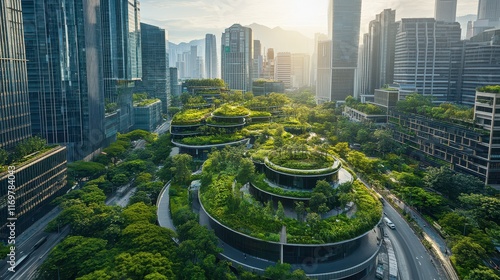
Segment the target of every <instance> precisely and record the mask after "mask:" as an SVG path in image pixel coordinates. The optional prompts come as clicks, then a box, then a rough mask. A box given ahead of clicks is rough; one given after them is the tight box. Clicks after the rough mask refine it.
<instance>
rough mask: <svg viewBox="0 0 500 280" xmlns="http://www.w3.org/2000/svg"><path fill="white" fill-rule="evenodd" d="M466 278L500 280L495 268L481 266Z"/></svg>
mask: <svg viewBox="0 0 500 280" xmlns="http://www.w3.org/2000/svg"><path fill="white" fill-rule="evenodd" d="M465 280H500V277H499V276H498V275H496V274H495V272H494V271H493V270H491V269H488V268H487V267H485V266H480V267H479V268H476V269H474V270H472V271H471V272H470V273H469V275H468V276H467V277H465Z"/></svg>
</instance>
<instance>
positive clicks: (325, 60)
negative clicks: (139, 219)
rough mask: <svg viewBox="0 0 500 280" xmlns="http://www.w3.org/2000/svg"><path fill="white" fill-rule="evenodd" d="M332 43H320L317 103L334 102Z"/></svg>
mask: <svg viewBox="0 0 500 280" xmlns="http://www.w3.org/2000/svg"><path fill="white" fill-rule="evenodd" d="M331 57H332V41H329V40H328V41H319V42H318V51H317V64H316V65H317V75H316V102H318V103H324V102H328V101H332V94H331V93H332V59H331Z"/></svg>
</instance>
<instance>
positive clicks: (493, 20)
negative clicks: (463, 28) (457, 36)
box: [467, 0, 500, 39]
mask: <svg viewBox="0 0 500 280" xmlns="http://www.w3.org/2000/svg"><path fill="white" fill-rule="evenodd" d="M467 28H468V29H467V34H468V36H467V39H469V38H470V37H472V36H476V35H478V34H479V33H481V32H483V31H485V30H488V29H493V28H500V0H479V3H478V8H477V20H476V21H474V22H472V23H471V25H470V26H469V25H468V26H467Z"/></svg>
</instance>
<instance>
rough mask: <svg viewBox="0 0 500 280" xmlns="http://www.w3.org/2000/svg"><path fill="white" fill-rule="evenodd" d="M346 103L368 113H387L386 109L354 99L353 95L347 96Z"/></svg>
mask: <svg viewBox="0 0 500 280" xmlns="http://www.w3.org/2000/svg"><path fill="white" fill-rule="evenodd" d="M346 105H347V106H348V107H351V108H353V109H355V110H358V111H360V112H363V113H365V114H367V115H383V114H385V111H384V110H382V108H380V107H378V106H376V105H373V104H368V103H361V102H359V101H357V100H356V99H354V98H353V97H352V96H348V97H347V98H346Z"/></svg>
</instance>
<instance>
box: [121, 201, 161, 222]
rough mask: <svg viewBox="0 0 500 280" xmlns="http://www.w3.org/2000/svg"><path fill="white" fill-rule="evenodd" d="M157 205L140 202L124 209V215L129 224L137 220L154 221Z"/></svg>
mask: <svg viewBox="0 0 500 280" xmlns="http://www.w3.org/2000/svg"><path fill="white" fill-rule="evenodd" d="M155 208H156V207H155V206H148V205H146V204H144V202H138V203H135V204H132V205H129V206H127V208H125V209H123V212H122V216H123V217H124V219H125V223H126V224H127V225H129V224H132V223H135V222H143V223H144V222H148V223H154V222H155V221H156V210H155Z"/></svg>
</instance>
